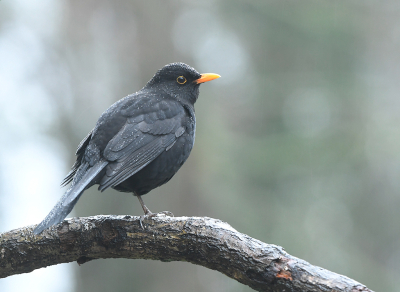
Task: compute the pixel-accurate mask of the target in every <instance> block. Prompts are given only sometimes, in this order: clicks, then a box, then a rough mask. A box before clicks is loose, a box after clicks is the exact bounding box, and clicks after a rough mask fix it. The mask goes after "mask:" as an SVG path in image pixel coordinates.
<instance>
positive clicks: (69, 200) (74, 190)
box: [33, 160, 108, 234]
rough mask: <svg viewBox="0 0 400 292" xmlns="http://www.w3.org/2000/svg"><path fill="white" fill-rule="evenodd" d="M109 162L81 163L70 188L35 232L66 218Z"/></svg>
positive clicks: (39, 231) (37, 232)
mask: <svg viewBox="0 0 400 292" xmlns="http://www.w3.org/2000/svg"><path fill="white" fill-rule="evenodd" d="M107 164H108V162H107V161H104V160H101V161H99V162H97V163H96V164H95V165H93V166H92V167H89V166H88V165H87V164H83V165H81V166H80V167H79V169H78V171H77V173H76V176H75V178H74V180H73V182H72V184H71V186H70V187H69V189H68V190H67V191H66V192H65V193H64V195H63V196H62V197H61V199H60V200H59V201H58V203H57V204H56V205H55V206H54V207H53V209H52V210H51V211H50V213H49V214H48V215H47V216H46V218H44V220H43V221H42V222H40V223H39V225H38V226H36V228H35V229H34V230H33V233H34V234H39V233H41V232H42V231H43V230H45V229H47V228H49V227H50V226H52V225H56V224H58V223H60V222H61V221H62V220H64V219H65V217H67V215H68V214H69V213H70V212H71V210H72V208H73V207H74V206H75V204H76V202H78V200H79V198H80V196H81V195H82V193H83V192H84V191H85V190H86V189H87V188H89V187H90V186H92V185H93V181H94V179H95V178H96V176H97V175H98V174H99V173H100V172H101V171H102V170H103V168H104V167H105V166H106V165H107Z"/></svg>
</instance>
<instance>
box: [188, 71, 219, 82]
mask: <svg viewBox="0 0 400 292" xmlns="http://www.w3.org/2000/svg"><path fill="white" fill-rule="evenodd" d="M219 77H221V76H220V75H218V74H214V73H204V74H201V77H200V78H199V79H196V80H195V81H194V82H195V83H197V84H200V83H203V82H207V81H211V80H214V79H217V78H219Z"/></svg>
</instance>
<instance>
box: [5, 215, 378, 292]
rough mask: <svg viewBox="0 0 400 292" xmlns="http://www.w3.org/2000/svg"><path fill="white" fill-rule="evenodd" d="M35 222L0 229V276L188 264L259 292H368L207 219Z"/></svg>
mask: <svg viewBox="0 0 400 292" xmlns="http://www.w3.org/2000/svg"><path fill="white" fill-rule="evenodd" d="M32 229H33V226H28V227H23V228H19V229H15V230H11V231H9V232H5V233H2V234H0V278H4V277H7V276H11V275H15V274H21V273H28V272H31V271H33V270H35V269H38V268H42V267H46V266H50V265H55V264H59V263H67V262H72V261H76V262H78V263H79V264H84V263H85V262H87V261H90V260H95V259H99V258H128V259H152V260H161V261H187V262H190V263H193V264H197V265H201V266H204V267H207V268H210V269H213V270H217V271H219V272H221V273H224V274H225V275H227V276H228V277H231V278H233V279H235V280H237V281H239V282H240V283H243V284H245V285H248V286H250V287H251V288H253V289H255V290H257V291H348V292H350V291H351V292H356V291H357V292H358V291H371V290H370V289H368V288H367V287H366V286H364V285H362V284H360V283H358V282H356V281H354V280H352V279H350V278H348V277H346V276H342V275H339V274H336V273H333V272H330V271H328V270H325V269H322V268H320V267H316V266H313V265H311V264H309V263H308V262H306V261H303V260H301V259H298V258H296V257H293V256H291V255H289V254H288V253H287V252H285V250H284V249H283V248H282V247H280V246H276V245H273V244H267V243H264V242H261V241H259V240H256V239H254V238H251V237H249V236H247V235H245V234H243V233H240V232H238V231H236V230H235V229H233V228H232V227H231V226H230V225H229V224H227V223H225V222H222V221H220V220H216V219H212V218H206V217H168V216H157V217H153V218H149V219H145V220H144V221H143V228H142V227H141V226H140V220H139V217H137V216H136V217H135V216H111V215H110V216H104V215H101V216H93V217H85V218H71V219H67V220H65V221H63V222H62V223H61V224H59V225H58V226H55V227H52V228H50V229H48V230H45V231H44V232H42V233H41V234H40V235H34V234H33V233H32Z"/></svg>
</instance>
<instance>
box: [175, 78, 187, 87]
mask: <svg viewBox="0 0 400 292" xmlns="http://www.w3.org/2000/svg"><path fill="white" fill-rule="evenodd" d="M186 81H187V80H186V78H185V76H179V77H178V78H176V82H178V83H179V84H181V85H182V84H185V83H186Z"/></svg>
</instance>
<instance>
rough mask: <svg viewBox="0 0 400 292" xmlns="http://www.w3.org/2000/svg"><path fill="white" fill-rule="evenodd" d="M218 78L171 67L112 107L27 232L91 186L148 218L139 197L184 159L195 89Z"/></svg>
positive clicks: (57, 215)
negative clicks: (124, 195) (127, 201)
mask: <svg viewBox="0 0 400 292" xmlns="http://www.w3.org/2000/svg"><path fill="white" fill-rule="evenodd" d="M219 77H220V76H219V75H218V74H212V73H206V74H199V73H198V72H197V71H196V70H195V69H193V68H192V67H190V66H188V65H186V64H184V63H172V64H168V65H166V66H164V67H163V68H162V69H160V70H158V72H157V73H156V74H155V75H154V77H153V78H152V79H151V80H150V81H149V82H148V83H147V84H146V86H145V87H143V88H142V89H141V90H140V91H138V92H136V93H134V94H131V95H128V96H126V97H124V98H122V99H120V100H119V101H117V102H116V103H114V104H113V105H112V106H111V107H110V108H109V109H107V110H106V111H105V112H104V113H103V114H102V115H101V116H100V118H99V120H98V121H97V124H96V126H95V127H94V129H93V130H92V131H90V133H89V134H88V135H87V136H86V138H84V139H83V140H82V142H81V143H80V144H79V146H78V149H77V151H76V156H77V159H76V162H75V164H74V165H73V167H72V170H71V171H70V173H69V174H68V175H67V176H66V177H65V179H64V181H63V183H62V185H67V184H69V183H71V185H70V186H69V188H68V190H67V191H66V192H65V194H64V195H63V196H62V197H61V199H60V200H59V201H58V203H57V204H56V205H55V206H54V207H53V209H52V210H51V211H50V213H49V214H48V215H47V216H46V218H45V219H44V220H43V221H42V222H41V223H40V224H39V225H38V226H37V227H36V228H35V229H34V231H33V232H34V233H35V234H39V233H41V232H42V231H43V230H44V229H46V228H48V227H50V226H52V225H55V224H58V223H60V222H61V221H62V220H64V218H65V217H66V216H67V215H68V214H69V213H70V212H71V210H72V208H73V207H74V205H75V204H76V202H77V201H78V199H79V198H80V196H81V195H82V193H83V192H84V191H85V190H86V189H88V188H90V187H91V186H93V185H95V184H98V185H99V190H100V191H104V190H106V189H107V188H110V187H111V188H113V189H116V190H117V191H121V192H131V193H133V195H135V196H136V197H137V198H138V199H139V202H140V204H141V206H142V208H143V211H144V213H145V216H152V215H154V214H153V213H151V212H150V210H149V209H148V208H147V207H146V205H145V204H144V203H143V200H142V198H141V196H143V195H144V194H147V193H148V192H150V191H151V190H152V189H154V188H156V187H159V186H161V185H163V184H165V183H166V182H168V181H169V180H170V179H171V178H172V177H173V176H174V174H175V173H176V172H177V171H178V170H179V168H180V167H181V166H182V164H183V163H184V162H185V161H186V159H187V158H188V157H189V154H190V151H191V150H192V147H193V144H194V137H195V129H196V119H195V114H194V103H195V102H196V100H197V98H198V96H199V86H200V84H201V83H203V82H207V81H210V80H213V79H216V78H219Z"/></svg>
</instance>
